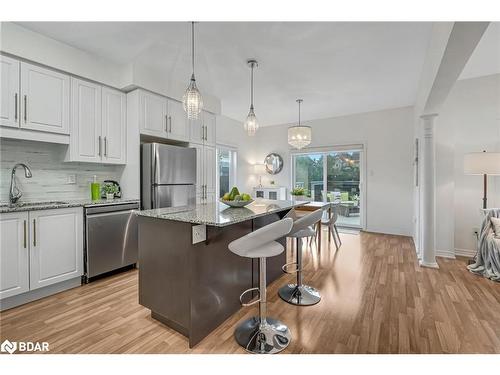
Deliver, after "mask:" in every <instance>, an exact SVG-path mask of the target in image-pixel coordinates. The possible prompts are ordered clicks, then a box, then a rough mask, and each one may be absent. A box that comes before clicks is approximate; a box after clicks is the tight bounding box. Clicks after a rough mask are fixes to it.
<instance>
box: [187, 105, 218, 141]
mask: <svg viewBox="0 0 500 375" xmlns="http://www.w3.org/2000/svg"><path fill="white" fill-rule="evenodd" d="M189 123H190V128H191V131H190V135H191V139H190V141H191V142H194V143H200V144H204V145H207V146H215V115H214V114H212V113H210V112H206V111H203V112H202V113H201V115H200V118H199V119H198V120H191V121H190V122H189Z"/></svg>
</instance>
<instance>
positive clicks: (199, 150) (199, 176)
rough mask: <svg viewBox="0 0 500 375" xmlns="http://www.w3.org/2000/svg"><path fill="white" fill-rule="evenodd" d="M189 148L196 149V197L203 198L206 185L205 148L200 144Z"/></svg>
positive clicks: (190, 145) (191, 145)
mask: <svg viewBox="0 0 500 375" xmlns="http://www.w3.org/2000/svg"><path fill="white" fill-rule="evenodd" d="M189 147H193V148H195V149H196V195H197V196H200V197H201V194H202V193H203V185H204V184H205V176H204V166H203V165H204V163H203V158H204V151H203V150H204V147H203V145H200V144H195V143H193V144H189Z"/></svg>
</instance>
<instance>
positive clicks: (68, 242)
mask: <svg viewBox="0 0 500 375" xmlns="http://www.w3.org/2000/svg"><path fill="white" fill-rule="evenodd" d="M29 222H30V249H31V252H30V289H37V288H41V287H44V286H47V285H51V284H55V283H58V282H61V281H65V280H69V279H72V278H75V277H78V276H81V275H82V274H83V226H82V222H83V211H82V208H81V207H77V208H60V209H54V210H40V211H31V212H30V213H29Z"/></svg>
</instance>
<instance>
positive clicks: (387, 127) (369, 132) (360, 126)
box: [240, 107, 413, 235]
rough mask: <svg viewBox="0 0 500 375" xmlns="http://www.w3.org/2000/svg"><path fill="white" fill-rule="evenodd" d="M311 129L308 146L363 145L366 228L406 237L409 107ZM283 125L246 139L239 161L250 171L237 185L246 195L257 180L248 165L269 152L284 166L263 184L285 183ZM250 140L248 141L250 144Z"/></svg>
mask: <svg viewBox="0 0 500 375" xmlns="http://www.w3.org/2000/svg"><path fill="white" fill-rule="evenodd" d="M305 122H306V123H307V125H310V126H311V127H312V128H313V142H312V144H311V146H310V147H327V146H332V145H342V144H359V143H364V144H365V145H366V148H367V149H366V160H367V173H366V175H367V181H366V187H367V205H366V213H367V221H366V229H367V230H369V231H374V232H384V233H394V234H402V235H411V234H412V212H413V211H412V185H413V169H412V159H413V108H412V107H405V108H397V109H390V110H384V111H377V112H369V113H362V114H356V115H351V116H344V117H336V118H328V119H321V120H314V121H305ZM288 127H289V125H280V126H270V127H263V128H261V129H259V131H258V132H257V135H256V136H255V137H254V138H249V137H248V138H247V139H248V142H249V144H250V146H246V147H245V148H244V149H243V150H242V152H240V153H242V155H241V157H242V158H243V159H244V161H245V166H246V168H247V170H248V172H250V173H249V174H248V175H247V176H241V178H243V179H244V181H242V180H240V183H241V184H243V185H244V186H245V189H246V190H248V191H251V189H252V187H254V186H255V185H256V184H257V177H256V176H253V175H251V172H252V169H251V166H252V165H253V164H255V163H262V162H263V160H264V158H265V156H266V155H267V154H268V153H270V152H276V153H278V154H280V155H281V156H282V157H283V159H284V167H283V170H282V172H281V173H279V174H278V175H274V176H271V175H268V176H266V177H265V178H264V179H263V184H268V183H269V180H271V179H272V180H274V181H275V183H276V184H277V185H281V186H286V187H287V188H288V189H289V188H290V185H291V168H290V167H291V165H290V163H291V156H290V148H289V146H288V143H287V129H288ZM250 142H251V143H250Z"/></svg>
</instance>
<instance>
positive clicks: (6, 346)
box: [0, 340, 17, 354]
mask: <svg viewBox="0 0 500 375" xmlns="http://www.w3.org/2000/svg"><path fill="white" fill-rule="evenodd" d="M16 349H17V342H10V341H9V340H5V341H4V342H2V345H0V351H2V352H4V353H5V352H7V353H10V354H12V353H14V352H15V351H16Z"/></svg>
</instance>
